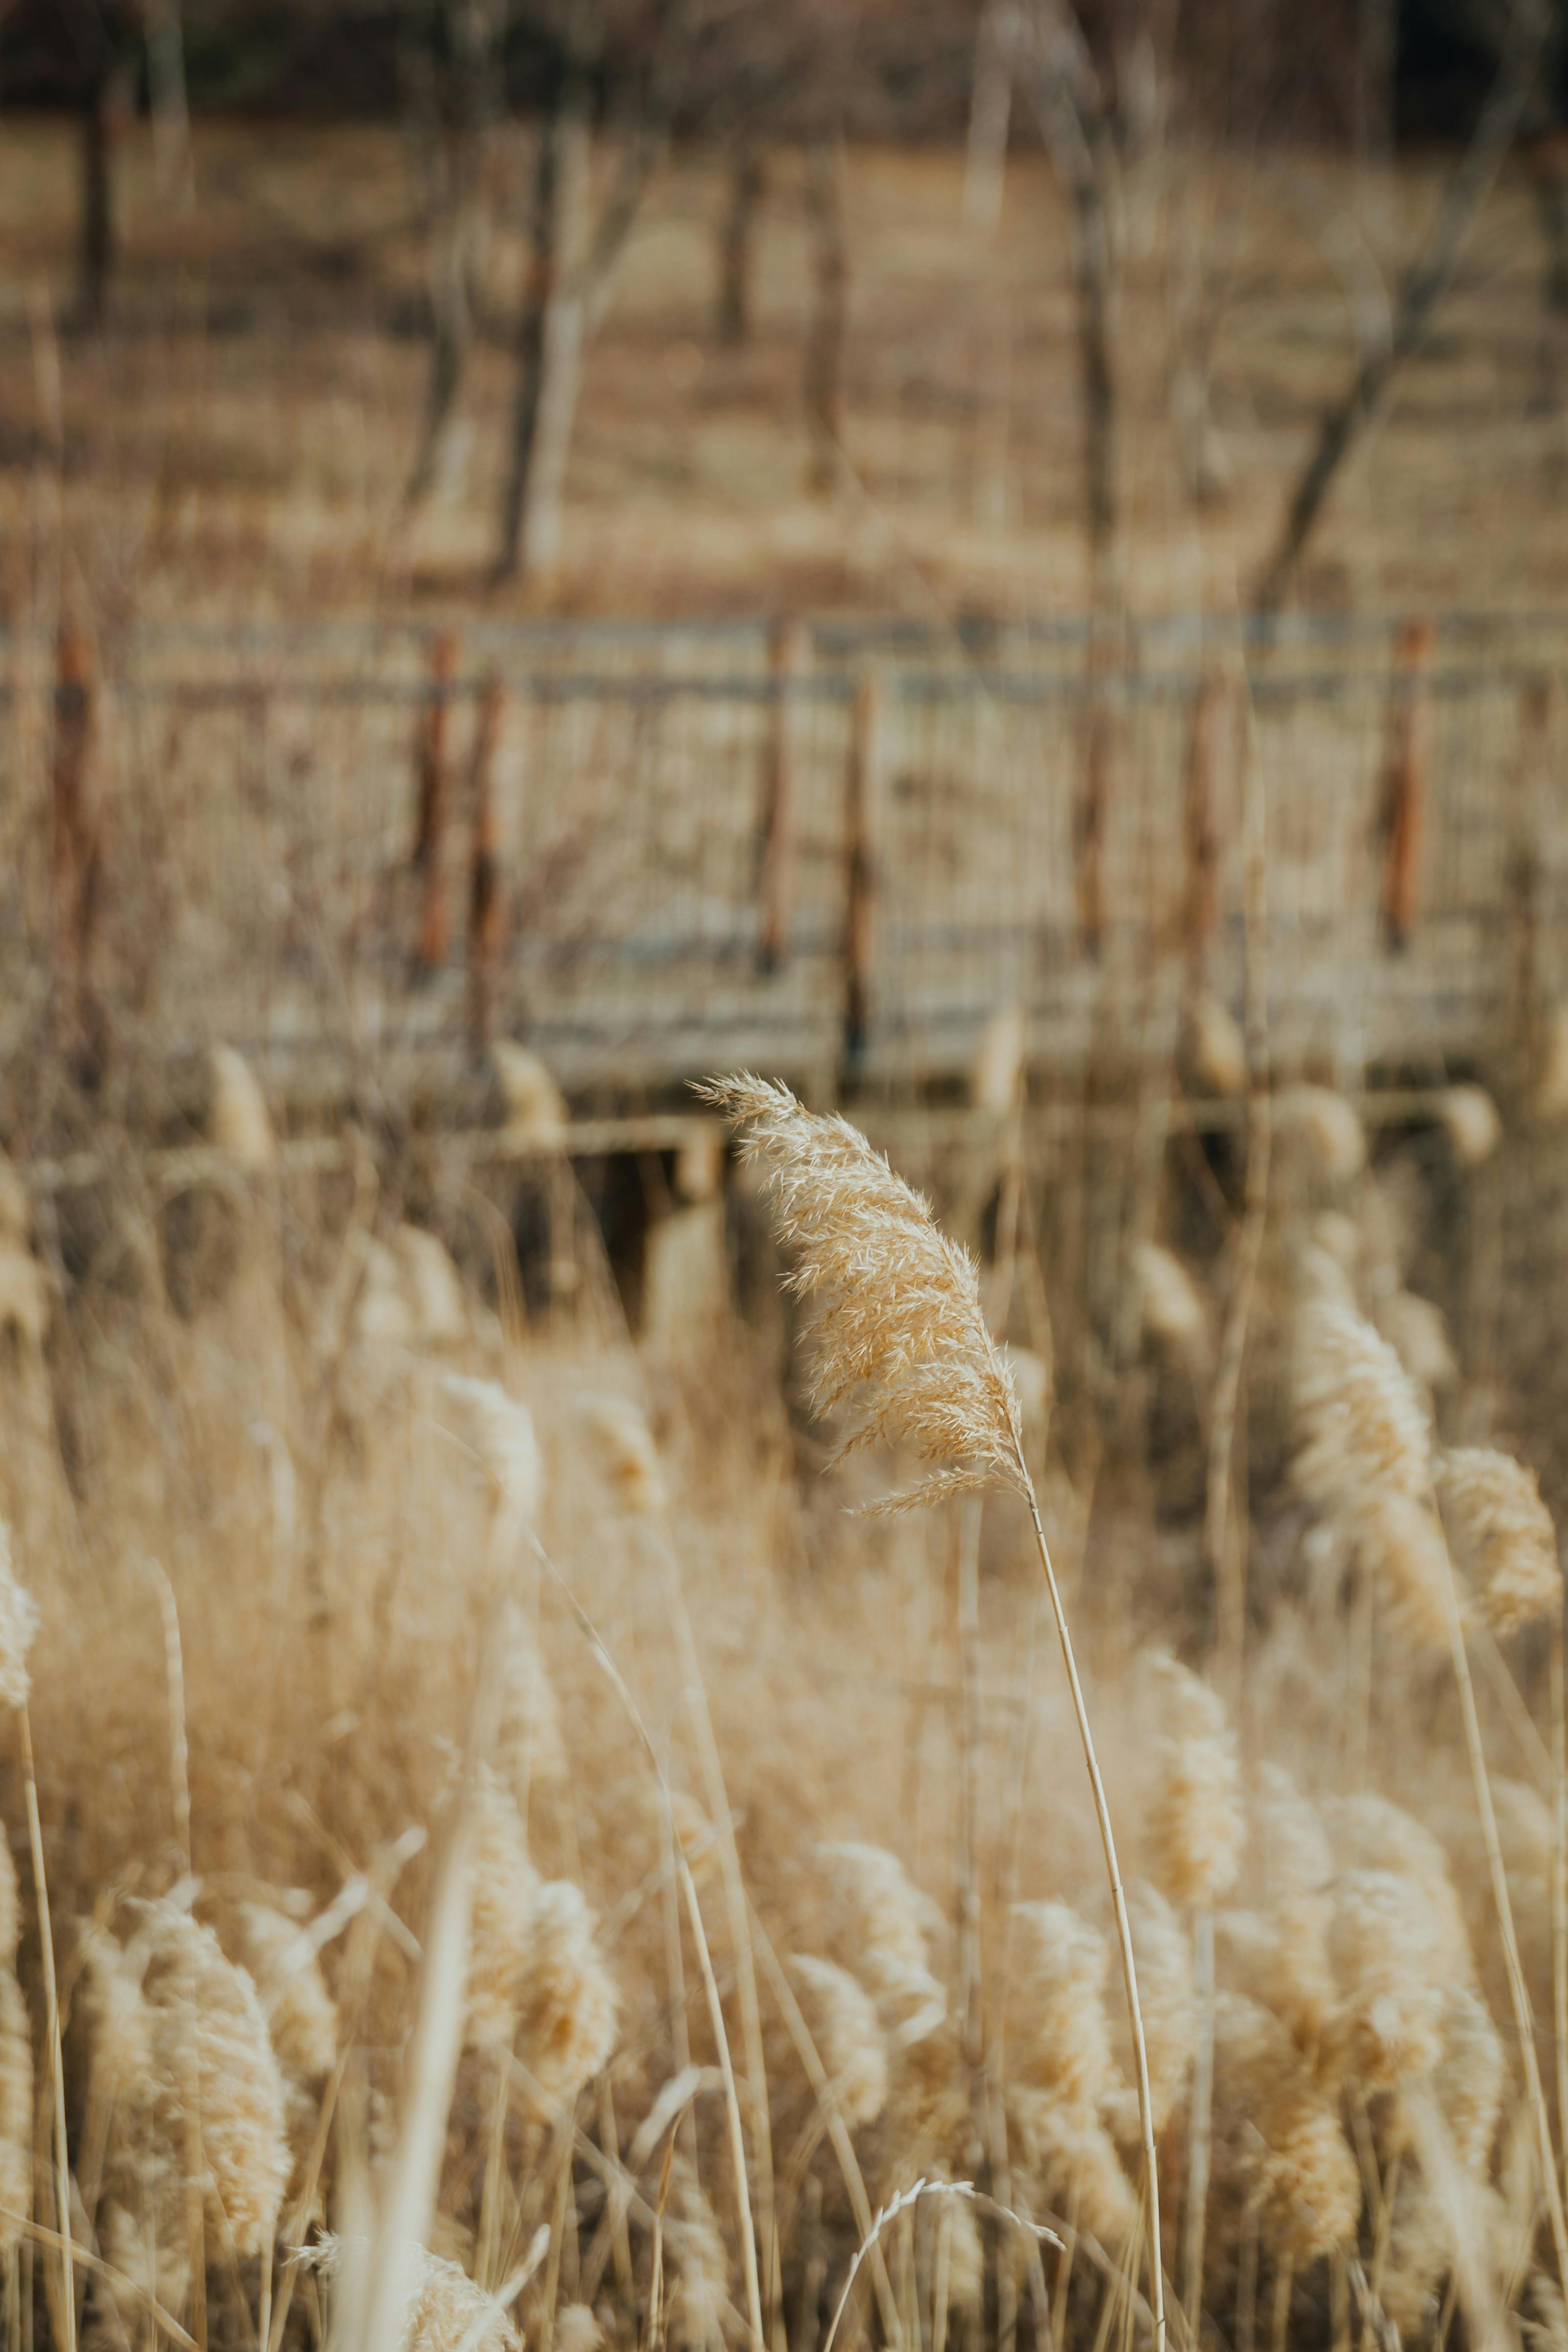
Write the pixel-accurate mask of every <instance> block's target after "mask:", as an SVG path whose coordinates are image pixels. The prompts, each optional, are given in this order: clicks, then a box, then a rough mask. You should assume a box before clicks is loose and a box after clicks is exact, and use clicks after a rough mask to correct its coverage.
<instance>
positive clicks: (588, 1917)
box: [518, 1878, 620, 2111]
mask: <svg viewBox="0 0 1568 2352" xmlns="http://www.w3.org/2000/svg"><path fill="white" fill-rule="evenodd" d="M519 1991H520V1996H521V1997H520V2000H519V2034H518V2054H519V2056H520V2058H521V2061H522V2063H523V2064H524V2065H525V2066H526V2067H527V2069H528V2071H529V2073H530V2074H531V2075H532V2076H533V2079H534V2081H535V2082H536V2083H538V2084H539V2085H540V2086H541V2088H542V2090H543V2092H544V2093H545V2095H546V2096H547V2097H548V2098H549V2099H551V2100H552V2101H554V2102H555V2103H556V2104H557V2105H560V2106H562V2107H564V2108H566V2109H567V2110H568V2111H570V2109H571V2108H572V2107H573V2106H574V2105H575V2103H576V2099H577V2094H578V2093H579V2091H581V2090H582V2088H583V2086H584V2084H585V2083H588V2082H591V2081H592V2079H593V2077H594V2076H595V2074H598V2073H599V2071H600V2069H601V2068H602V2067H603V2066H604V2065H605V2062H606V2061H607V2059H608V2058H609V2055H610V2053H611V2051H612V2050H613V2049H614V2048H615V2046H616V2020H617V2017H618V2014H619V2010H620V1996H619V1994H618V1993H617V1991H616V1983H615V1979H614V1978H613V1977H612V1976H611V1975H610V1973H609V1970H608V1969H606V1968H605V1963H604V1960H603V1958H601V1956H600V1953H599V1948H598V1945H597V1943H596V1942H595V1937H594V1915H593V1913H592V1912H591V1911H590V1910H589V1908H588V1904H587V1900H586V1897H585V1896H584V1893H583V1890H582V1888H581V1887H580V1886H576V1885H574V1884H573V1882H572V1881H571V1880H570V1879H565V1878H562V1879H552V1880H551V1881H549V1883H548V1884H547V1885H542V1886H541V1887H540V1888H539V1890H538V1892H537V1893H536V1895H534V1898H533V1908H532V1916H531V1922H530V1935H529V1948H528V1957H527V1966H526V1969H525V1972H524V1976H523V1979H522V1982H521V1986H520V1988H519Z"/></svg>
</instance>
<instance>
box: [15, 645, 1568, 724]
mask: <svg viewBox="0 0 1568 2352" xmlns="http://www.w3.org/2000/svg"><path fill="white" fill-rule="evenodd" d="M1556 667H1557V665H1553V664H1552V663H1549V662H1544V661H1538V662H1521V663H1508V664H1495V665H1490V666H1489V667H1484V668H1481V667H1468V668H1464V669H1457V668H1447V669H1439V668H1434V669H1431V670H1428V671H1426V672H1424V673H1423V674H1422V676H1421V678H1420V680H1419V684H1418V686H1417V684H1416V682H1415V681H1414V680H1412V679H1411V678H1410V677H1406V676H1403V675H1395V676H1394V677H1383V676H1382V675H1380V674H1378V673H1375V672H1355V671H1345V670H1321V671H1302V672H1296V673H1293V674H1290V675H1288V676H1285V677H1271V676H1269V675H1268V674H1267V673H1264V674H1262V675H1253V676H1251V677H1248V679H1247V691H1248V692H1249V694H1250V696H1251V698H1252V699H1253V701H1254V702H1255V703H1256V704H1258V706H1259V707H1260V708H1267V709H1289V708H1290V707H1291V706H1292V705H1293V704H1297V703H1300V704H1321V703H1333V702H1352V701H1356V700H1365V699H1367V698H1370V697H1372V696H1376V697H1378V698H1381V699H1383V700H1390V699H1393V700H1398V699H1399V698H1402V697H1406V696H1408V695H1410V694H1411V693H1412V692H1415V691H1419V692H1421V693H1422V694H1426V695H1433V696H1436V697H1439V698H1445V699H1447V700H1456V701H1457V700H1463V699H1464V698H1466V697H1467V696H1469V695H1474V694H1483V693H1493V692H1503V691H1507V690H1510V689H1511V690H1513V691H1518V690H1519V689H1521V688H1525V687H1531V686H1538V685H1540V684H1542V682H1544V681H1545V680H1547V679H1549V678H1550V677H1552V676H1553V675H1554V673H1555V669H1556ZM1561 667H1563V669H1564V670H1568V646H1565V648H1564V653H1563V662H1562V665H1561ZM879 676H880V677H881V678H882V681H883V687H884V690H885V692H886V693H887V695H888V696H889V698H890V699H892V700H894V701H897V702H901V703H907V704H910V705H911V706H914V707H919V706H922V705H923V706H933V705H939V704H942V703H957V704H963V703H968V702H973V701H987V700H989V701H993V702H996V703H999V704H1008V705H1012V706H1018V707H1026V706H1028V705H1031V704H1038V705H1041V706H1049V705H1051V704H1055V703H1060V704H1064V705H1066V706H1068V707H1069V708H1076V707H1079V706H1081V705H1083V704H1085V703H1088V702H1090V701H1094V702H1109V703H1111V704H1114V705H1116V706H1118V707H1122V708H1129V709H1131V708H1136V707H1140V706H1149V707H1158V706H1164V705H1168V704H1172V703H1184V702H1190V701H1191V700H1192V699H1193V698H1194V696H1195V695H1196V694H1197V692H1198V691H1199V689H1200V688H1201V687H1202V685H1203V683H1204V673H1202V672H1198V671H1186V670H1171V671H1159V670H1155V671H1149V670H1137V669H1112V670H1103V671H1100V672H1099V673H1097V674H1096V676H1095V677H1093V678H1092V679H1091V678H1089V677H1079V676H1074V675H1068V674H1063V675H1060V676H1051V675H1046V676H1041V675H1039V674H1037V673H1036V672H1033V671H1029V670H984V669H960V670H952V671H948V672H942V671H931V670H907V669H906V670H901V669H894V668H888V669H883V670H880V671H879ZM497 677H499V680H500V684H501V685H502V686H503V687H504V688H506V690H507V691H508V692H509V693H510V694H513V695H515V696H517V697H518V698H520V699H521V700H525V701H531V702H539V703H574V702H584V703H595V702H602V703H616V704H626V705H627V706H633V707H636V706H650V707H651V706H657V707H665V706H668V705H669V704H671V703H679V702H682V701H692V702H710V703H724V702H732V703H737V704H740V705H742V706H745V707H751V706H754V705H760V706H764V707H765V706H768V705H772V704H776V703H780V702H791V703H796V702H798V703H806V704H810V703H821V704H832V705H848V704H851V703H853V701H854V699H855V696H856V693H857V690H858V677H857V675H856V674H855V673H854V672H852V671H847V670H839V671H832V670H826V671H825V670H817V671H815V672H813V671H806V672H803V673H802V674H800V675H798V676H795V677H766V676H759V677H752V676H750V675H748V674H747V673H745V672H743V671H742V672H738V673H734V674H725V675H722V676H716V677H702V676H700V675H693V676H690V677H679V676H672V677H644V676H640V675H637V674H636V673H630V674H628V673H624V672H619V671H614V670H611V671H605V672H595V671H573V672H561V671H557V670H526V671H521V672H517V671H512V672H508V671H505V670H501V671H499V672H493V673H492V672H489V671H487V672H484V673H481V674H475V675H470V676H467V677H454V678H453V679H451V680H450V681H449V682H447V683H443V684H441V685H439V686H432V685H431V684H430V683H428V681H426V680H423V679H416V678H407V679H404V678H378V677H272V678H256V677H236V678H150V679H143V678H127V677H112V676H110V677H106V678H105V679H103V680H102V681H101V691H102V692H104V693H105V694H107V695H110V696H112V697H113V698H114V699H115V700H116V701H118V702H120V703H121V704H123V705H124V706H125V707H126V708H128V709H144V708H159V707H168V708H174V709H181V710H192V711H203V710H245V709H253V708H255V707H256V706H258V704H262V703H265V702H268V701H270V700H277V701H280V702H289V703H297V704H304V705H308V706H310V707H311V708H315V709H334V708H342V709H365V708H371V709H406V710H419V709H428V708H429V706H430V705H431V704H432V703H434V702H437V701H440V702H458V701H461V702H473V701H477V700H479V699H480V698H482V697H483V696H484V695H485V694H486V693H487V692H488V691H489V688H490V687H491V684H492V682H493V680H494V679H495V678H497ZM16 698H17V694H16V688H14V687H13V686H11V685H9V684H7V683H6V682H5V681H4V680H0V707H5V706H8V705H10V704H11V703H13V702H15V701H16Z"/></svg>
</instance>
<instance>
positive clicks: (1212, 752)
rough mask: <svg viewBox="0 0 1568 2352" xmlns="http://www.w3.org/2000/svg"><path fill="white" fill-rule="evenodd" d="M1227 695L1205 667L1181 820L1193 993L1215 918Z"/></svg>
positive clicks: (1185, 921)
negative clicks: (1218, 783) (1218, 786)
mask: <svg viewBox="0 0 1568 2352" xmlns="http://www.w3.org/2000/svg"><path fill="white" fill-rule="evenodd" d="M1229 699H1230V696H1229V692H1228V689H1227V687H1226V680H1225V679H1224V677H1221V675H1220V674H1219V672H1218V671H1215V670H1211V671H1209V672H1208V674H1207V675H1206V676H1205V677H1204V679H1203V680H1202V682H1201V684H1200V685H1199V687H1198V691H1197V698H1196V700H1195V701H1194V704H1193V731H1192V734H1191V737H1190V738H1189V740H1188V743H1187V772H1186V782H1185V788H1184V795H1183V824H1182V844H1183V853H1184V861H1185V877H1184V885H1183V890H1182V939H1183V943H1184V946H1185V949H1186V956H1187V977H1188V983H1189V985H1190V987H1191V989H1192V991H1193V992H1194V994H1196V992H1198V991H1199V990H1200V989H1201V988H1202V986H1203V984H1204V977H1205V971H1206V969H1207V965H1208V952H1209V942H1210V940H1212V939H1213V937H1214V930H1215V922H1216V921H1217V920H1218V917H1219V835H1218V831H1217V828H1216V825H1215V807H1214V801H1215V772H1216V770H1217V768H1218V765H1219V747H1220V743H1221V740H1222V739H1223V735H1224V731H1225V720H1226V705H1227V703H1228V702H1229Z"/></svg>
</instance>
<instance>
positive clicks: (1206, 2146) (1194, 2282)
mask: <svg viewBox="0 0 1568 2352" xmlns="http://www.w3.org/2000/svg"><path fill="white" fill-rule="evenodd" d="M1193 1978H1194V1988H1193V1989H1194V1992H1195V1993H1196V1995H1197V2011H1198V2016H1197V2028H1198V2031H1197V2048H1196V2052H1195V2053H1194V2062H1193V2095H1192V2108H1191V2113H1192V2123H1191V2126H1190V2128H1189V2133H1188V2153H1187V2207H1186V2211H1185V2213H1184V2216H1183V2231H1182V2312H1183V2316H1184V2319H1185V2321H1186V2326H1187V2334H1188V2335H1189V2336H1191V2337H1192V2338H1193V2339H1194V2342H1195V2341H1196V2338H1197V2332H1198V2314H1199V2312H1200V2311H1201V2309H1202V2307H1203V2294H1204V2235H1205V2226H1206V2223H1207V2220H1208V2201H1209V2157H1210V2152H1211V2146H1212V2139H1211V2127H1212V2124H1213V2119H1214V2006H1215V1982H1214V1913H1213V1911H1212V1910H1211V1909H1209V1908H1208V1906H1206V1905H1205V1907H1204V1908H1203V1909H1202V1910H1201V1911H1199V1912H1198V1913H1197V1915H1196V1916H1195V1917H1194V1921H1193Z"/></svg>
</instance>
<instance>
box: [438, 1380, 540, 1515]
mask: <svg viewBox="0 0 1568 2352" xmlns="http://www.w3.org/2000/svg"><path fill="white" fill-rule="evenodd" d="M441 1403H442V1414H441V1418H442V1423H443V1425H444V1426H445V1427H446V1428H447V1429H449V1430H450V1432H451V1433H452V1435H453V1436H454V1437H455V1438H457V1439H458V1443H459V1444H461V1445H462V1446H464V1447H465V1449H466V1450H467V1451H468V1454H470V1455H471V1456H472V1457H473V1459H474V1461H475V1463H476V1465H477V1466H478V1467H479V1469H480V1470H481V1471H482V1472H483V1474H484V1475H485V1476H486V1477H487V1478H489V1480H490V1481H491V1482H492V1485H493V1487H494V1490H495V1491H496V1492H497V1493H498V1494H499V1495H500V1496H501V1497H502V1498H504V1500H505V1502H506V1504H507V1505H508V1506H509V1507H510V1509H511V1510H512V1511H513V1512H515V1513H516V1515H517V1517H519V1518H520V1519H521V1520H522V1522H523V1523H524V1525H525V1526H530V1527H531V1526H532V1524H533V1522H534V1520H535V1519H536V1518H537V1517H538V1516H539V1507H540V1503H541V1500H542V1496H543V1489H544V1459H543V1456H542V1454H541V1452H540V1450H539V1439H538V1436H537V1434H536V1433H535V1431H534V1426H533V1415H532V1414H531V1412H529V1410H528V1407H527V1406H526V1405H525V1404H521V1403H520V1402H518V1400H517V1398H516V1397H511V1396H508V1394H507V1392H506V1391H505V1389H503V1388H502V1387H501V1385H500V1381H483V1380H477V1379H474V1378H473V1377H472V1376H471V1375H470V1374H468V1373H467V1372H447V1373H446V1374H444V1375H443V1377H442V1381H441Z"/></svg>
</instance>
